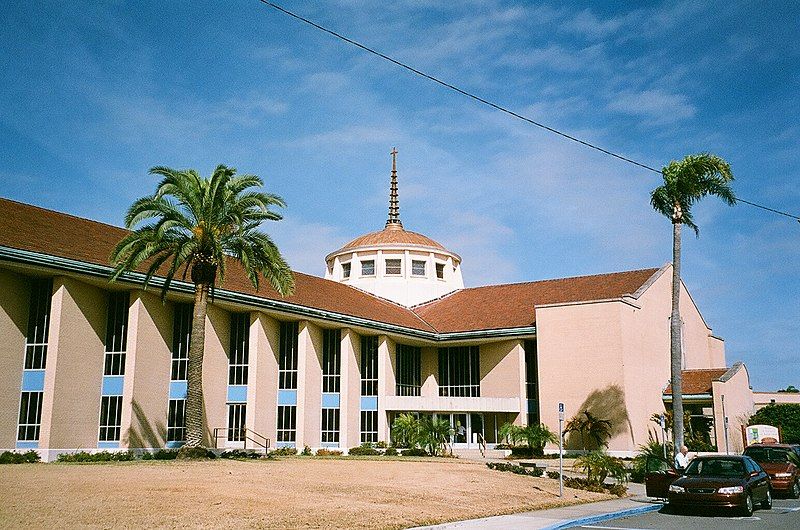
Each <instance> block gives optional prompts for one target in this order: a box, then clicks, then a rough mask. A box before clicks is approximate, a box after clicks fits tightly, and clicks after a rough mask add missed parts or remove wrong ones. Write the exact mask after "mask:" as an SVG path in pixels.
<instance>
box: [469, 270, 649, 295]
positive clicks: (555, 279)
mask: <svg viewBox="0 0 800 530" xmlns="http://www.w3.org/2000/svg"><path fill="white" fill-rule="evenodd" d="M660 269H661V268H660V267H644V268H641V269H630V270H624V271H612V272H603V273H598V274H582V275H578V276H564V277H562V278H546V279H544V280H531V281H527V282H509V283H493V284H489V285H476V286H475V287H465V288H464V289H461V290H463V291H468V290H477V289H486V288H489V287H506V286H509V285H531V284H534V283H547V282H560V281H564V280H577V279H581V278H598V277H600V276H611V275H615V274H630V273H634V272H645V271H658V270H660Z"/></svg>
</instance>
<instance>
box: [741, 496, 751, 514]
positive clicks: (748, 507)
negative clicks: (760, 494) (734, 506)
mask: <svg viewBox="0 0 800 530" xmlns="http://www.w3.org/2000/svg"><path fill="white" fill-rule="evenodd" d="M742 513H743V514H744V515H745V517H750V516H751V515H753V494H752V493H748V494H747V498H745V500H744V506H743V507H742Z"/></svg>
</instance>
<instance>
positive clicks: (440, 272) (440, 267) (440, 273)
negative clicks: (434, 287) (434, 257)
mask: <svg viewBox="0 0 800 530" xmlns="http://www.w3.org/2000/svg"><path fill="white" fill-rule="evenodd" d="M436 277H437V278H439V279H440V280H444V263H437V264H436Z"/></svg>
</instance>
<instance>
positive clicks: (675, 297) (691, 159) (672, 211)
mask: <svg viewBox="0 0 800 530" xmlns="http://www.w3.org/2000/svg"><path fill="white" fill-rule="evenodd" d="M661 173H662V175H663V177H664V184H662V185H661V186H659V187H657V188H656V189H654V190H653V191H652V193H651V194H650V204H651V205H652V206H653V208H654V209H655V210H656V211H657V212H659V213H660V214H662V215H664V216H665V217H667V218H668V219H669V220H670V221H672V315H671V317H670V376H671V378H672V410H673V418H674V422H673V424H672V433H673V436H672V441H673V443H674V445H675V452H676V453H677V452H678V451H679V450H680V447H681V446H682V445H683V399H682V398H683V396H682V393H681V392H682V381H681V369H682V364H683V363H682V355H683V352H682V351H681V318H680V306H679V301H680V300H679V298H680V290H681V225H686V226H688V227H689V228H691V229H693V230H694V232H695V234H696V235H699V232H698V228H697V225H696V224H694V219H693V217H692V206H694V204H695V203H696V202H697V201H699V200H700V199H702V198H703V197H705V196H706V195H713V196H716V197H719V198H720V199H722V200H723V201H724V202H725V203H726V204H728V205H730V206H733V205H734V204H736V196H735V195H734V194H733V190H732V189H731V186H730V182H731V181H732V180H733V174H732V173H731V167H730V165H729V164H728V163H727V162H725V160H723V159H721V158H719V157H718V156H714V155H711V154H708V153H700V154H698V155H689V156H687V157H686V158H684V159H683V160H680V161H675V160H673V161H672V162H670V163H669V164H668V165H666V166H665V167H664V168H663V169H662V170H661Z"/></svg>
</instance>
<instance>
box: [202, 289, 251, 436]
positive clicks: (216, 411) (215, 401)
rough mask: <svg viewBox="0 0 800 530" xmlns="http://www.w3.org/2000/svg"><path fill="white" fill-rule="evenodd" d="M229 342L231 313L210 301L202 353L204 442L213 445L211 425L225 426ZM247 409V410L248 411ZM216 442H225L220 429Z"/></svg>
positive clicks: (212, 426) (216, 426)
mask: <svg viewBox="0 0 800 530" xmlns="http://www.w3.org/2000/svg"><path fill="white" fill-rule="evenodd" d="M230 344H231V314H230V313H228V312H227V311H225V310H223V309H220V308H219V307H218V306H216V305H213V304H209V306H208V314H207V316H206V337H205V354H204V356H203V404H204V406H205V422H206V424H205V431H206V432H205V437H206V438H205V443H207V444H209V446H210V447H213V446H214V439H213V434H214V429H216V428H226V427H227V426H228V407H227V405H226V402H227V398H228V359H229V357H230ZM248 412H249V411H248ZM220 434H221V437H220V439H219V445H220V446H222V445H223V444H224V443H225V442H224V440H225V436H226V433H223V432H221V433H220Z"/></svg>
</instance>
